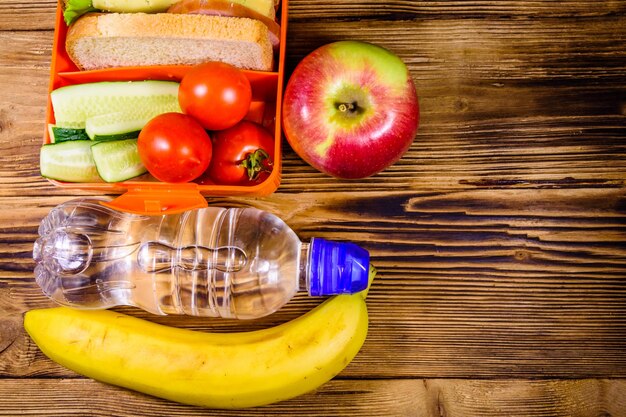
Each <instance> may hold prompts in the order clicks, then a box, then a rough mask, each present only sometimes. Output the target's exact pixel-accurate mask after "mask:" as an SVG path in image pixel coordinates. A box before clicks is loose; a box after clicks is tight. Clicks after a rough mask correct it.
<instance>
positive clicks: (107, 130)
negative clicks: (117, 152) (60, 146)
mask: <svg viewBox="0 0 626 417" xmlns="http://www.w3.org/2000/svg"><path fill="white" fill-rule="evenodd" d="M179 110H180V107H179V106H178V103H176V104H175V105H166V106H158V107H155V108H147V109H143V110H142V111H133V112H126V113H121V112H117V113H108V114H102V115H99V116H93V117H90V118H88V119H87V120H86V121H85V131H86V132H87V135H88V136H89V138H90V139H92V140H116V139H131V138H136V137H138V136H139V132H140V131H141V129H143V127H144V126H145V125H146V123H148V122H149V121H150V120H151V119H152V118H153V117H155V116H158V115H159V114H162V113H168V112H176V111H179Z"/></svg>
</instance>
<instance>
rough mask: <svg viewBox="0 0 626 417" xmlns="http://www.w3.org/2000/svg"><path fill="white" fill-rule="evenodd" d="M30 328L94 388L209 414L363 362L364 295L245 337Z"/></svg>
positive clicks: (43, 321) (111, 326) (60, 321)
mask: <svg viewBox="0 0 626 417" xmlns="http://www.w3.org/2000/svg"><path fill="white" fill-rule="evenodd" d="M24 327H25V328H26V331H27V332H28V333H29V334H30V336H31V337H32V339H33V340H34V341H35V343H36V344H37V345H38V346H39V348H40V349H41V350H42V351H43V352H44V353H45V354H46V355H47V356H48V357H49V358H50V359H52V360H54V361H55V362H58V363H59V364H61V365H63V366H65V367H67V368H69V369H72V370H74V371H75V372H78V373H80V374H83V375H85V376H88V377H91V378H93V379H96V380H99V381H103V382H107V383H110V384H114V385H119V386H123V387H126V388H130V389H133V390H136V391H140V392H144V393H147V394H151V395H154V396H157V397H161V398H167V399H170V400H173V401H177V402H181V403H185V404H193V405H200V406H204V407H211V408H242V407H252V406H259V405H265V404H270V403H273V402H277V401H282V400H286V399H288V398H292V397H295V396H298V395H300V394H304V393H306V392H308V391H311V390H313V389H315V388H317V387H318V386H320V385H322V384H323V383H325V382H326V381H328V380H330V379H331V378H332V377H334V376H335V375H336V374H338V373H339V372H340V371H341V370H342V369H343V368H344V367H345V366H346V365H347V364H348V363H349V362H350V361H351V360H352V359H353V358H354V356H356V354H357V353H358V351H359V349H360V348H361V345H362V344H363V342H364V341H365V337H366V334H367V327H368V317H367V308H366V305H365V300H364V294H354V295H339V296H335V297H332V298H329V299H327V300H326V301H324V302H323V303H322V304H320V305H319V306H317V307H316V308H314V309H313V310H311V311H310V312H308V313H306V314H305V315H303V316H301V317H299V318H296V319H294V320H292V321H290V322H287V323H284V324H281V325H279V326H276V327H272V328H269V329H263V330H258V331H253V332H241V333H206V332H198V331H192V330H185V329H178V328H173V327H168V326H163V325H159V324H155V323H152V322H149V321H146V320H141V319H138V318H135V317H131V316H128V315H124V314H121V313H118V312H114V311H109V310H100V311H80V310H74V309H69V308H65V307H57V308H50V309H40V310H31V311H29V312H27V313H26V315H25V317H24Z"/></svg>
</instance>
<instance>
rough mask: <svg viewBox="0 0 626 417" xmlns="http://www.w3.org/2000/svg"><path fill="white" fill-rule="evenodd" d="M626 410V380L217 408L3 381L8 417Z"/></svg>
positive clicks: (417, 387) (410, 387)
mask: <svg viewBox="0 0 626 417" xmlns="http://www.w3.org/2000/svg"><path fill="white" fill-rule="evenodd" d="M60 410H62V412H63V415H64V416H84V415H90V416H111V415H115V416H120V417H123V416H133V415H137V414H136V410H141V415H142V416H146V417H148V416H163V415H167V416H216V417H217V416H224V417H226V416H237V417H246V416H267V415H281V416H287V415H289V416H307V417H322V416H323V417H328V416H350V417H356V416H363V417H375V416H381V417H382V416H385V417H386V416H395V417H404V416H406V417H409V416H411V417H414V416H420V417H442V416H446V417H456V416H483V417H490V416H493V417H496V416H497V417H500V416H505V415H512V416H516V417H524V416H533V417H539V416H550V417H560V416H562V417H571V416H576V417H596V416H612V417H624V416H626V381H624V380H611V379H600V380H588V379H587V380H566V381H554V380H547V381H527V380H503V381H485V380H454V379H426V380H420V379H403V380H339V379H335V380H333V381H331V382H329V383H327V384H325V385H323V386H322V387H321V388H319V389H318V390H317V391H315V392H312V393H309V394H305V395H303V396H301V397H298V398H295V399H292V400H289V401H284V402H282V403H278V404H273V405H269V406H264V407H258V408H251V409H243V410H211V409H203V408H199V407H193V406H186V405H181V404H177V403H173V402H170V401H166V400H162V399H158V398H154V397H149V396H146V395H143V394H138V393H135V392H131V391H128V390H124V389H121V388H117V387H113V386H109V385H105V384H102V383H99V382H96V381H92V380H86V379H20V380H15V379H4V380H0V416H17V415H22V416H28V415H37V416H39V417H45V416H58V415H59V411H60Z"/></svg>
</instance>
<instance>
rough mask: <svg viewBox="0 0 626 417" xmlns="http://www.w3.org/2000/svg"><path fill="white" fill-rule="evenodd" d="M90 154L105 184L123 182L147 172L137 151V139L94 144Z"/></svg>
mask: <svg viewBox="0 0 626 417" xmlns="http://www.w3.org/2000/svg"><path fill="white" fill-rule="evenodd" d="M91 152H92V154H93V159H94V162H95V164H96V168H97V169H98V172H99V173H100V176H101V177H102V179H103V180H105V181H106V182H118V181H125V180H127V179H130V178H133V177H136V176H138V175H141V174H144V173H145V172H146V171H147V170H146V167H145V166H144V165H143V163H142V162H141V158H140V157H139V151H138V150H137V139H126V140H114V141H104V142H96V143H95V144H94V145H92V146H91Z"/></svg>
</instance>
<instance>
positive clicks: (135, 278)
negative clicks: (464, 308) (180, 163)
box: [33, 199, 369, 319]
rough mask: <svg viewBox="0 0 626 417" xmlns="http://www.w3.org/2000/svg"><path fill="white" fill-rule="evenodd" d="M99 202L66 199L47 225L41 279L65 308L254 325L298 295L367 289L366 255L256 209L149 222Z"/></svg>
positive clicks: (42, 231) (40, 252)
mask: <svg viewBox="0 0 626 417" xmlns="http://www.w3.org/2000/svg"><path fill="white" fill-rule="evenodd" d="M101 201H102V200H97V199H77V200H71V201H68V202H66V203H64V204H61V205H59V206H57V207H56V208H54V209H53V210H52V211H51V212H50V213H49V214H48V216H46V218H44V219H43V220H42V222H41V225H40V226H39V236H40V237H39V238H38V239H37V241H36V242H35V245H34V249H33V258H34V259H35V261H36V263H37V265H36V267H35V278H36V281H37V283H38V284H39V286H40V287H41V289H42V290H43V292H44V294H46V295H47V296H48V297H50V298H52V299H53V300H55V301H56V302H58V303H60V304H62V305H67V306H70V307H76V308H87V309H99V308H109V307H114V306H120V305H131V306H136V307H139V308H142V309H144V310H146V311H149V312H151V313H154V314H160V315H164V314H188V315H194V316H212V317H218V316H219V317H236V318H240V319H249V318H255V317H261V316H265V315H267V314H270V313H273V312H274V311H276V310H278V309H279V308H281V307H282V306H283V305H284V304H286V303H287V302H288V301H289V300H290V299H291V298H292V297H293V296H294V295H295V294H296V293H297V292H298V291H304V290H306V291H308V293H309V294H310V295H312V296H325V295H332V294H340V293H354V292H358V291H361V290H363V289H365V288H366V287H367V282H368V271H369V254H368V252H367V251H366V250H364V249H362V248H361V247H359V246H357V245H355V244H353V243H337V242H331V241H327V240H324V239H318V238H313V239H312V240H311V242H310V243H303V242H300V240H299V239H298V237H297V235H296V234H295V233H294V232H293V230H291V229H290V228H289V227H288V226H287V225H286V224H285V223H284V222H283V221H282V220H281V219H279V218H278V217H276V216H274V215H272V214H270V213H267V212H264V211H261V210H258V209H254V208H229V209H226V208H218V207H208V208H203V209H197V210H190V211H186V212H183V213H180V214H166V215H160V216H147V215H137V214H129V213H123V212H119V211H116V210H113V209H111V208H109V207H107V206H104V205H102V204H101Z"/></svg>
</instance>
